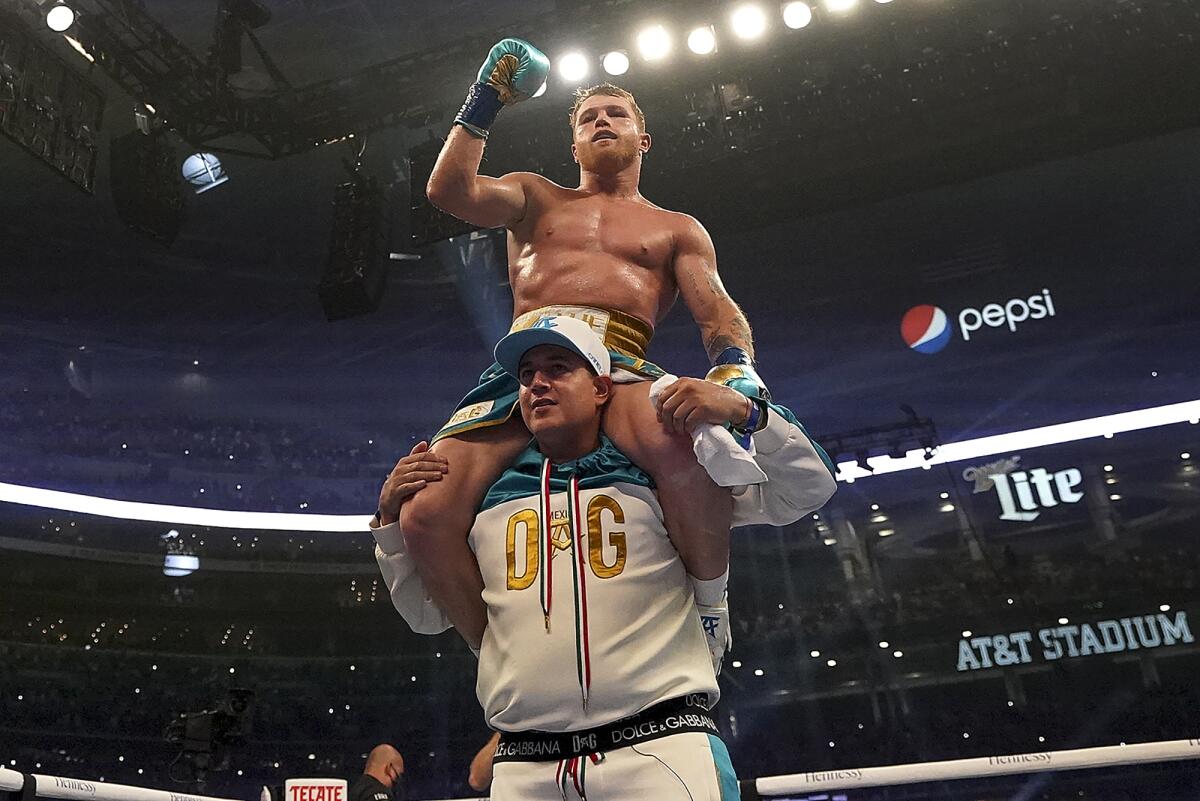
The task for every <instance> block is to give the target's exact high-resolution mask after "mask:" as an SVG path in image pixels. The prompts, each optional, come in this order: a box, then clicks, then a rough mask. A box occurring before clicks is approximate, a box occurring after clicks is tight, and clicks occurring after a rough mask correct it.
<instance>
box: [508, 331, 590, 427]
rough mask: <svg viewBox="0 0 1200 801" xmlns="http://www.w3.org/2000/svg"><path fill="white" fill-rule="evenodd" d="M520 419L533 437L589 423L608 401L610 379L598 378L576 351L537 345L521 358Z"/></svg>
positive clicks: (519, 372)
mask: <svg viewBox="0 0 1200 801" xmlns="http://www.w3.org/2000/svg"><path fill="white" fill-rule="evenodd" d="M517 378H518V380H519V381H520V382H521V391H520V404H521V418H522V419H523V420H524V421H525V425H526V426H527V427H528V428H529V431H530V432H531V433H532V434H533V435H534V436H535V437H536V436H538V435H539V434H542V433H549V432H552V431H559V430H569V429H572V428H575V427H579V426H585V425H589V424H590V423H591V422H592V421H593V420H594V419H596V418H597V417H598V415H599V410H600V408H601V407H602V406H603V405H604V403H605V401H607V400H608V396H609V392H610V391H611V387H612V380H611V379H609V378H608V376H603V377H598V376H597V375H596V374H595V373H593V372H592V370H591V368H590V367H589V366H588V363H587V362H586V361H584V360H583V357H582V356H580V355H579V354H577V353H574V352H572V351H569V350H567V349H566V348H560V347H559V346H558V345H538V346H537V347H535V348H531V349H530V350H528V351H527V352H526V353H525V355H524V356H522V357H521V364H520V367H519V369H518V371H517Z"/></svg>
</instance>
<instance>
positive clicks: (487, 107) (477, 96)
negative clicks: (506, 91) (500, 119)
mask: <svg viewBox="0 0 1200 801" xmlns="http://www.w3.org/2000/svg"><path fill="white" fill-rule="evenodd" d="M502 108H504V103H502V102H501V101H500V92H498V91H497V90H496V87H494V86H491V85H490V84H486V83H482V82H480V83H473V84H471V88H470V89H469V90H468V91H467V99H466V100H464V101H463V104H462V108H461V109H459V110H458V115H457V116H456V117H455V118H454V124H455V125H461V126H462V127H464V128H466V129H467V130H468V131H470V132H471V133H472V134H474V135H475V136H478V137H479V138H480V139H487V137H488V129H489V128H491V127H492V123H494V122H495V121H496V115H497V114H499V113H500V109H502Z"/></svg>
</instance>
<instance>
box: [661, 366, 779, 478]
mask: <svg viewBox="0 0 1200 801" xmlns="http://www.w3.org/2000/svg"><path fill="white" fill-rule="evenodd" d="M677 380H678V378H677V377H676V376H673V375H670V374H668V375H664V376H663V377H662V378H660V379H658V380H657V381H655V382H654V384H652V385H651V387H650V403H651V404H654V403H656V402H657V401H658V396H659V395H661V394H662V391H663V390H664V389H666V388H667V387H669V386H670V385H671V384H674V383H675V382H676V381H677ZM692 450H693V451H694V452H695V454H696V460H697V461H698V462H700V464H701V465H703V466H704V469H705V470H706V471H707V472H708V475H709V476H710V477H711V478H712V480H713V481H715V482H716V483H717V486H720V487H744V486H746V485H747V484H762V483H763V482H764V481H766V480H767V475H766V473H764V472H763V471H762V468H761V467H759V466H758V462H756V461H754V440H753V439H751V441H750V450H748V451H747V450H746V449H745V448H743V447H742V446H741V445H739V444H738V443H737V440H735V439H734V438H733V435H732V434H730V433H729V431H727V430H726V429H725V428H724V426H718V425H714V424H712V423H703V424H701V425H699V426H696V430H695V431H694V432H693V433H692Z"/></svg>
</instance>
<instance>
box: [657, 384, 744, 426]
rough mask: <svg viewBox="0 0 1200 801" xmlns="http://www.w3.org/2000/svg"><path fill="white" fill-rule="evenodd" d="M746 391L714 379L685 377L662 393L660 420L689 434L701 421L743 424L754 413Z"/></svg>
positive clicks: (659, 402)
mask: <svg viewBox="0 0 1200 801" xmlns="http://www.w3.org/2000/svg"><path fill="white" fill-rule="evenodd" d="M750 403H751V401H749V400H747V399H746V396H745V395H742V394H741V393H739V392H737V391H736V390H733V389H730V388H729V387H725V386H722V385H720V384H714V383H713V382H712V381H701V380H700V379H699V378H681V379H679V380H678V381H676V382H675V383H674V384H671V385H670V386H668V387H667V388H666V389H664V390H663V391H662V393H661V394H660V395H659V396H658V402H657V403H656V404H655V408H656V410H657V412H658V421H659V422H660V423H662V424H663V426H664V427H665V428H666V429H667V431H669V432H671V433H672V434H674V433H676V432H683V431H686V432H688V433H689V434H690V433H691V432H692V430H693V429H694V428H695V427H696V426H698V425H700V424H701V423H713V424H714V425H726V424H730V423H731V424H733V425H735V426H740V425H743V424H744V423H745V422H746V421H747V419H749V417H750Z"/></svg>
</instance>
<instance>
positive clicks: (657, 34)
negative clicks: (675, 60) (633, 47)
mask: <svg viewBox="0 0 1200 801" xmlns="http://www.w3.org/2000/svg"><path fill="white" fill-rule="evenodd" d="M637 46H638V51H639V52H640V53H641V54H642V58H644V59H646V60H647V61H661V60H662V59H664V58H666V57H667V55H668V54H669V53H670V52H671V34H669V33H668V32H667V29H666V28H664V27H663V26H662V25H651V26H650V27H649V28H645V29H643V30H642V32H641V33H639V34H638V35H637Z"/></svg>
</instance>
